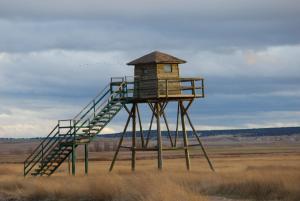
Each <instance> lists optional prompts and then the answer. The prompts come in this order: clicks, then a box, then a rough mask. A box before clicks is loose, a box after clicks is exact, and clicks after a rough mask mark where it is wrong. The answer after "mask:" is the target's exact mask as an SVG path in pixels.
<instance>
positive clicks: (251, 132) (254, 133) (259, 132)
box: [101, 127, 300, 138]
mask: <svg viewBox="0 0 300 201" xmlns="http://www.w3.org/2000/svg"><path fill="white" fill-rule="evenodd" d="M143 132H144V134H147V132H148V131H143ZM167 134H168V133H167V131H162V135H163V136H167ZM198 134H199V135H200V136H203V137H208V136H220V135H231V136H239V137H259V136H282V135H297V134H298V135H300V127H280V128H254V129H232V130H204V131H198ZM139 135H140V132H139V131H137V136H139ZM171 135H175V131H171ZM188 135H189V136H191V135H192V132H191V131H188ZM120 136H121V133H115V134H106V135H101V137H105V138H106V137H107V138H113V137H120ZM130 136H131V132H127V133H126V135H125V137H130ZM150 136H151V137H155V136H156V132H155V131H151V134H150Z"/></svg>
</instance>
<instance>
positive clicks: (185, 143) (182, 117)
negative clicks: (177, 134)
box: [180, 101, 191, 170]
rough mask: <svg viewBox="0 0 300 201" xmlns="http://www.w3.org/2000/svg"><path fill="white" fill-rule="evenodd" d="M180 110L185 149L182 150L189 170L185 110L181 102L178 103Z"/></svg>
mask: <svg viewBox="0 0 300 201" xmlns="http://www.w3.org/2000/svg"><path fill="white" fill-rule="evenodd" d="M180 108H181V126H182V134H183V144H184V147H186V149H185V150H184V153H185V161H186V168H187V170H190V169H191V166H190V154H189V150H188V146H189V145H188V139H187V133H186V130H185V121H184V119H185V109H184V105H183V102H182V101H180Z"/></svg>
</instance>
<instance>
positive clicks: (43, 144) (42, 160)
mask: <svg viewBox="0 0 300 201" xmlns="http://www.w3.org/2000/svg"><path fill="white" fill-rule="evenodd" d="M42 161H44V143H43V142H42Z"/></svg>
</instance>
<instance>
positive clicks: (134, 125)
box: [131, 103, 136, 171]
mask: <svg viewBox="0 0 300 201" xmlns="http://www.w3.org/2000/svg"><path fill="white" fill-rule="evenodd" d="M132 107H133V111H132V148H131V170H132V171H135V161H136V104H135V103H133V106H132Z"/></svg>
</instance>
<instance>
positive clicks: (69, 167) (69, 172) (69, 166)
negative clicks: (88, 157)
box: [68, 155, 71, 175]
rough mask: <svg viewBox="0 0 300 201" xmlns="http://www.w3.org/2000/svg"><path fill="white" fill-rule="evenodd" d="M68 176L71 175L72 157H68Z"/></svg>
mask: <svg viewBox="0 0 300 201" xmlns="http://www.w3.org/2000/svg"><path fill="white" fill-rule="evenodd" d="M68 174H69V175H70V174H71V155H69V156H68Z"/></svg>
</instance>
